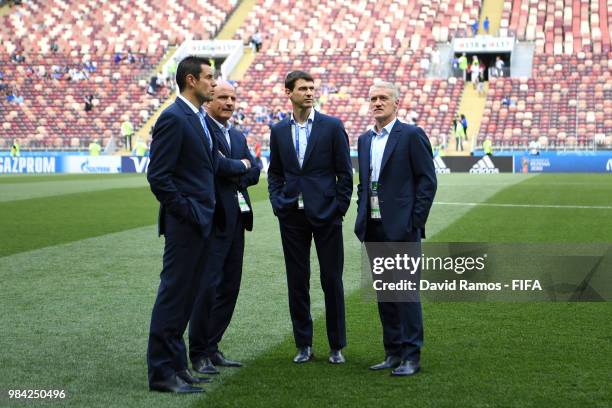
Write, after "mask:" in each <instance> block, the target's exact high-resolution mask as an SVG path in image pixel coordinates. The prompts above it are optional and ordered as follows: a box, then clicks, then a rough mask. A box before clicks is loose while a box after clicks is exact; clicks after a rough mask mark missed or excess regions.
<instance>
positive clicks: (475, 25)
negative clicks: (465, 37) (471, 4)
mask: <svg viewBox="0 0 612 408" xmlns="http://www.w3.org/2000/svg"><path fill="white" fill-rule="evenodd" d="M478 26H479V23H478V19H476V20H474V23H472V34H473V35H474V36H476V34H478Z"/></svg>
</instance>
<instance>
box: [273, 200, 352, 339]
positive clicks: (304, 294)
mask: <svg viewBox="0 0 612 408" xmlns="http://www.w3.org/2000/svg"><path fill="white" fill-rule="evenodd" d="M279 224H280V233H281V240H282V243H283V253H284V256H285V268H286V272H287V287H288V292H289V312H290V314H291V323H292V324H293V337H294V339H295V344H296V346H297V347H306V346H312V336H313V328H312V327H313V325H312V317H311V315H310V247H311V242H312V239H313V238H314V241H315V246H316V249H317V257H318V259H319V268H320V272H321V275H320V279H321V287H322V288H323V293H324V296H325V322H326V328H327V339H328V341H329V346H330V348H331V349H336V350H339V349H342V348H344V347H345V346H346V323H345V312H344V287H343V283H342V273H343V268H344V246H343V241H342V224H341V223H340V222H330V223H329V224H327V225H324V226H321V227H314V226H312V225H311V224H310V223H309V221H308V219H307V218H306V215H305V214H304V211H303V210H298V209H292V210H290V211H289V213H288V214H286V215H284V216H283V217H282V218H279Z"/></svg>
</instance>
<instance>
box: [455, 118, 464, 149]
mask: <svg viewBox="0 0 612 408" xmlns="http://www.w3.org/2000/svg"><path fill="white" fill-rule="evenodd" d="M453 131H454V134H455V150H456V151H463V139H465V130H463V125H462V124H461V119H459V117H457V118H455V119H453Z"/></svg>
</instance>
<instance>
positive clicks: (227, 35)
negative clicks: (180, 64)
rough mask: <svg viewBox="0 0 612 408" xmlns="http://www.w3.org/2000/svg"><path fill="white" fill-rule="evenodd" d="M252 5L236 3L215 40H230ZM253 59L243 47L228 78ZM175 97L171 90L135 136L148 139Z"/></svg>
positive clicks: (245, 1)
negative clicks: (242, 53) (238, 59)
mask: <svg viewBox="0 0 612 408" xmlns="http://www.w3.org/2000/svg"><path fill="white" fill-rule="evenodd" d="M254 6H255V0H243V1H242V2H240V5H238V7H237V8H236V9H235V10H234V12H233V13H232V14H231V16H230V18H229V19H228V20H227V21H226V22H225V24H224V25H223V26H222V27H221V30H219V32H218V33H217V35H216V37H215V38H214V39H215V40H231V39H232V38H234V35H235V34H236V31H237V30H238V28H239V27H240V26H241V25H242V23H243V22H244V20H245V19H246V17H247V15H248V14H249V12H250V11H251V9H252V8H253V7H254ZM175 50H176V47H172V48H171V49H168V51H167V52H166V54H165V55H164V57H163V58H162V60H161V61H160V63H159V65H158V67H157V70H156V71H155V72H159V71H161V69H162V67H163V66H164V64H165V63H166V61H168V59H169V58H170V57H171V56H172V54H174V51H175ZM254 59H255V53H254V52H252V51H251V48H250V47H247V48H245V50H244V55H243V56H242V58H241V59H240V61H239V62H238V65H237V66H236V68H235V69H234V71H233V72H232V74H231V75H230V78H231V79H242V76H243V75H244V73H245V72H246V70H247V69H248V67H249V65H251V62H253V60H254ZM175 98H176V92H172V93H171V94H170V96H169V97H168V99H166V100H165V101H164V102H163V103H162V104H161V105H160V106H159V108H158V109H157V110H156V111H155V112H153V114H152V115H151V116H150V117H149V119H148V120H147V122H146V123H145V124H144V126H143V127H141V128H140V129H139V130H138V131H137V132H136V137H137V138H141V139H142V140H148V139H149V134H150V133H151V129H152V128H153V126H154V125H155V122H156V121H157V118H158V117H159V115H160V114H161V113H162V112H163V111H164V109H166V108H167V107H168V106H170V104H171V103H172V102H173V101H174V99H175Z"/></svg>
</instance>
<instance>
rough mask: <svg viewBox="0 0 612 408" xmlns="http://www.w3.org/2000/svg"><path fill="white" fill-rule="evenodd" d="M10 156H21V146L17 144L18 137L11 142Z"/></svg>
mask: <svg viewBox="0 0 612 408" xmlns="http://www.w3.org/2000/svg"><path fill="white" fill-rule="evenodd" d="M10 155H11V157H19V156H21V146H20V145H19V139H15V140H14V141H13V144H12V145H11V152H10Z"/></svg>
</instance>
